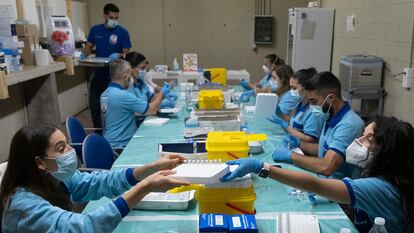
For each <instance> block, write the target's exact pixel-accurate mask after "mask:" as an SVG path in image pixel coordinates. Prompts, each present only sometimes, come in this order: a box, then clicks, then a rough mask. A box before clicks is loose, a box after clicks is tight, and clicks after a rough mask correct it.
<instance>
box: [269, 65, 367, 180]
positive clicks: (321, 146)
mask: <svg viewBox="0 0 414 233" xmlns="http://www.w3.org/2000/svg"><path fill="white" fill-rule="evenodd" d="M305 90H306V91H307V97H308V99H309V104H310V109H311V110H312V113H313V114H314V115H315V116H316V117H319V118H321V119H322V120H323V121H325V123H324V127H323V129H322V133H321V135H320V137H319V142H318V143H312V142H305V141H302V140H300V139H299V138H298V137H295V136H292V135H285V136H284V138H283V139H284V141H285V143H284V144H285V145H282V146H278V147H276V149H275V150H274V152H273V159H274V160H275V161H286V162H293V163H294V164H295V165H297V166H299V167H302V168H305V169H307V170H310V171H313V172H316V173H318V174H321V175H325V176H328V177H330V178H337V179H342V178H344V177H345V176H353V175H352V174H351V173H353V172H355V171H356V170H355V167H354V166H350V165H349V164H346V163H345V151H346V148H347V147H348V146H349V145H350V144H351V143H352V141H354V139H355V138H357V137H358V136H359V135H360V134H361V133H362V130H363V127H364V122H363V121H362V119H361V118H360V117H359V116H358V115H357V114H356V113H355V112H354V111H352V109H351V106H350V105H349V103H348V102H346V101H344V100H343V99H342V96H341V83H340V81H339V79H338V78H337V77H336V76H335V75H333V74H332V73H331V72H327V71H326V72H320V73H318V74H317V75H315V76H313V77H312V78H310V79H309V80H308V81H307V82H306V83H305ZM295 147H299V148H300V149H301V150H302V151H303V152H304V153H305V156H304V155H300V154H298V153H296V152H292V151H291V150H290V149H291V148H295Z"/></svg>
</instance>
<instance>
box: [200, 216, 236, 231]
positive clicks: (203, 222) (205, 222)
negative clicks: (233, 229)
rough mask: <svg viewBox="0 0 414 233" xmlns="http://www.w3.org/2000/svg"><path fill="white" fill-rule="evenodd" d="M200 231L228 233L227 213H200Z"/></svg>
mask: <svg viewBox="0 0 414 233" xmlns="http://www.w3.org/2000/svg"><path fill="white" fill-rule="evenodd" d="M198 228H199V233H211V232H215V233H227V232H228V231H229V226H228V225H227V215H225V214H200V218H199V226H198Z"/></svg>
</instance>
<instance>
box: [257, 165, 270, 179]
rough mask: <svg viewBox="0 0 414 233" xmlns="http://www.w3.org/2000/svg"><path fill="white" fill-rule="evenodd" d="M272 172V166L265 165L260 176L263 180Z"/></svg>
mask: <svg viewBox="0 0 414 233" xmlns="http://www.w3.org/2000/svg"><path fill="white" fill-rule="evenodd" d="M269 172H270V164H268V163H264V164H263V168H262V170H260V172H259V176H260V177H262V178H266V177H267V176H268V175H269Z"/></svg>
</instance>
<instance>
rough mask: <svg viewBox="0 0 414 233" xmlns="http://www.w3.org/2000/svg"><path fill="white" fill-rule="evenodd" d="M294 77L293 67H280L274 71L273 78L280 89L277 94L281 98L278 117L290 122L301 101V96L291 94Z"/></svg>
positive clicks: (277, 110) (278, 105)
mask: <svg viewBox="0 0 414 233" xmlns="http://www.w3.org/2000/svg"><path fill="white" fill-rule="evenodd" d="M292 75H293V70H292V67H290V66H289V65H280V66H277V67H276V68H275V70H274V71H272V78H273V79H275V80H276V81H277V85H278V88H277V89H276V91H275V93H276V94H277V95H278V96H279V103H278V104H277V108H276V113H275V114H276V115H277V116H279V117H280V118H282V119H284V120H285V121H288V120H289V119H290V116H291V114H292V112H293V111H294V110H295V108H296V106H298V104H299V103H300V101H301V97H300V96H297V95H295V96H293V95H291V92H290V77H292Z"/></svg>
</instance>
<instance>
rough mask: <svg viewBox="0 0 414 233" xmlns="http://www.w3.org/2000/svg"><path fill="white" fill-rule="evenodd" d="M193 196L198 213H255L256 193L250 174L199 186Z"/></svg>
mask: <svg viewBox="0 0 414 233" xmlns="http://www.w3.org/2000/svg"><path fill="white" fill-rule="evenodd" d="M195 198H196V200H197V202H198V212H199V213H200V214H204V213H224V214H255V209H254V202H255V200H256V193H255V192H254V187H253V182H252V180H251V177H250V175H246V176H244V177H242V178H238V179H234V180H233V181H230V182H220V183H215V184H211V185H207V186H200V187H199V188H198V189H197V191H196V193H195Z"/></svg>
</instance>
